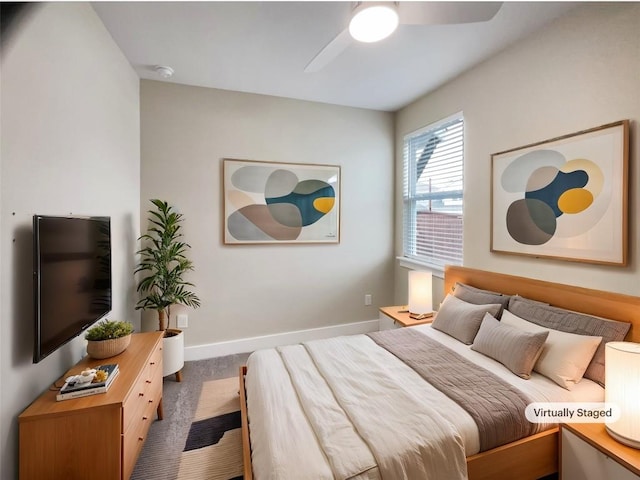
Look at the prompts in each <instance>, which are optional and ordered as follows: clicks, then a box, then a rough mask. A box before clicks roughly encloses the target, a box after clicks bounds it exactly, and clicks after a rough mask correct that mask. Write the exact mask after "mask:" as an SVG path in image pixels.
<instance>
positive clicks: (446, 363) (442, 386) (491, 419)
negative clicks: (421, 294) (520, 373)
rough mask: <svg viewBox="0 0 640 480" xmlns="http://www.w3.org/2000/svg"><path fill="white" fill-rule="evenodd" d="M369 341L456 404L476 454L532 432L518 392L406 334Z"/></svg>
mask: <svg viewBox="0 0 640 480" xmlns="http://www.w3.org/2000/svg"><path fill="white" fill-rule="evenodd" d="M369 337H371V339H372V340H373V341H374V342H376V343H377V344H378V345H380V346H381V347H383V348H385V349H386V350H388V351H389V352H391V353H392V354H394V355H395V356H396V357H398V358H399V359H400V360H402V361H403V362H404V363H406V364H407V365H409V366H410V367H411V368H413V369H414V370H415V371H416V372H417V373H419V374H420V376H422V377H423V378H424V379H425V380H426V381H428V382H429V383H430V384H431V385H433V386H434V387H435V388H437V389H438V390H440V391H441V392H442V393H444V394H445V395H446V396H448V397H449V398H451V399H452V400H454V401H455V402H456V403H458V404H459V405H460V406H461V407H462V408H464V409H465V410H466V411H467V412H468V413H469V415H471V417H472V418H473V420H474V421H475V423H476V425H477V426H478V431H479V432H480V451H485V450H489V449H491V448H494V447H497V446H500V445H504V444H506V443H509V442H513V441H515V440H518V439H520V438H524V437H526V436H529V435H532V434H533V433H535V432H536V425H535V424H533V423H530V422H528V421H527V420H526V418H525V414H524V410H525V408H526V406H527V405H528V404H529V403H530V402H531V401H530V400H529V399H528V398H527V396H526V395H524V394H523V393H522V392H521V391H519V390H518V389H517V388H515V387H513V386H511V385H509V384H508V383H507V382H505V381H504V380H502V379H500V378H499V377H498V376H496V375H494V374H493V373H491V372H490V371H488V370H486V369H485V368H482V367H480V366H478V365H476V364H475V363H473V362H471V361H469V360H467V359H466V358H464V357H462V356H461V355H459V354H457V353H456V352H454V351H452V350H451V349H449V348H447V347H445V346H444V345H442V344H441V343H439V342H437V341H435V340H433V339H431V338H429V337H427V336H425V335H422V334H421V333H419V332H416V331H414V330H413V329H411V328H400V329H397V330H385V331H382V332H374V333H370V334H369Z"/></svg>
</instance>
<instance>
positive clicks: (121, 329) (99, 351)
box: [84, 320, 133, 359]
mask: <svg viewBox="0 0 640 480" xmlns="http://www.w3.org/2000/svg"><path fill="white" fill-rule="evenodd" d="M132 333H133V325H131V324H130V323H129V322H122V321H115V320H105V321H103V322H100V323H97V324H96V325H94V326H93V327H91V328H90V329H89V330H87V333H85V335H84V338H86V339H87V353H88V354H89V356H90V357H91V358H96V359H101V358H109V357H113V356H115V355H118V354H120V353H122V352H124V351H125V350H126V349H127V347H128V346H129V343H130V342H131V334H132Z"/></svg>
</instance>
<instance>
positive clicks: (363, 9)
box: [349, 3, 399, 43]
mask: <svg viewBox="0 0 640 480" xmlns="http://www.w3.org/2000/svg"><path fill="white" fill-rule="evenodd" d="M398 21H399V19H398V11H397V9H396V8H395V5H394V4H389V5H380V4H373V5H371V4H367V3H361V4H360V5H359V6H358V7H357V8H356V9H355V10H354V11H353V16H352V17H351V22H350V23H349V33H350V34H351V36H352V37H353V38H354V39H356V40H358V41H359V42H365V43H373V42H378V41H380V40H382V39H384V38H387V37H388V36H389V35H391V34H392V33H393V32H394V31H395V29H396V28H397V27H398Z"/></svg>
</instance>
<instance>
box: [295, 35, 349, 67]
mask: <svg viewBox="0 0 640 480" xmlns="http://www.w3.org/2000/svg"><path fill="white" fill-rule="evenodd" d="M352 40H353V39H352V38H351V35H350V34H349V29H348V28H347V29H344V30H343V31H342V32H341V33H339V34H338V35H337V36H336V37H335V38H334V39H333V40H331V41H330V42H329V43H327V44H326V45H325V46H324V48H323V49H322V50H320V51H319V52H318V54H317V55H316V56H315V57H313V59H312V60H311V61H310V62H309V63H308V64H307V66H306V67H304V71H305V73H313V72H318V71H320V70H322V69H323V68H324V67H325V66H327V65H328V64H329V63H331V61H333V59H334V58H336V57H337V56H338V55H340V54H341V53H342V52H343V51H344V50H345V49H346V48H347V47H348V46H349V45H351V42H352Z"/></svg>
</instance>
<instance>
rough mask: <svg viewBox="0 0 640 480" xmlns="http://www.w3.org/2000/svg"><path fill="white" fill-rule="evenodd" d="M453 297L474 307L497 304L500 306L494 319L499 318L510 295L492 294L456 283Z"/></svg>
mask: <svg viewBox="0 0 640 480" xmlns="http://www.w3.org/2000/svg"><path fill="white" fill-rule="evenodd" d="M453 295H454V296H456V297H457V298H459V299H460V300H464V301H465V302H467V303H473V304H475V305H485V304H492V303H499V304H500V305H501V308H500V311H499V312H498V314H497V315H496V318H500V315H502V310H504V309H505V308H507V305H509V299H510V298H511V295H505V294H503V293H498V292H492V291H490V290H482V289H480V288H476V287H472V286H471V285H467V284H465V283H460V282H456V284H455V285H454V287H453Z"/></svg>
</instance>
